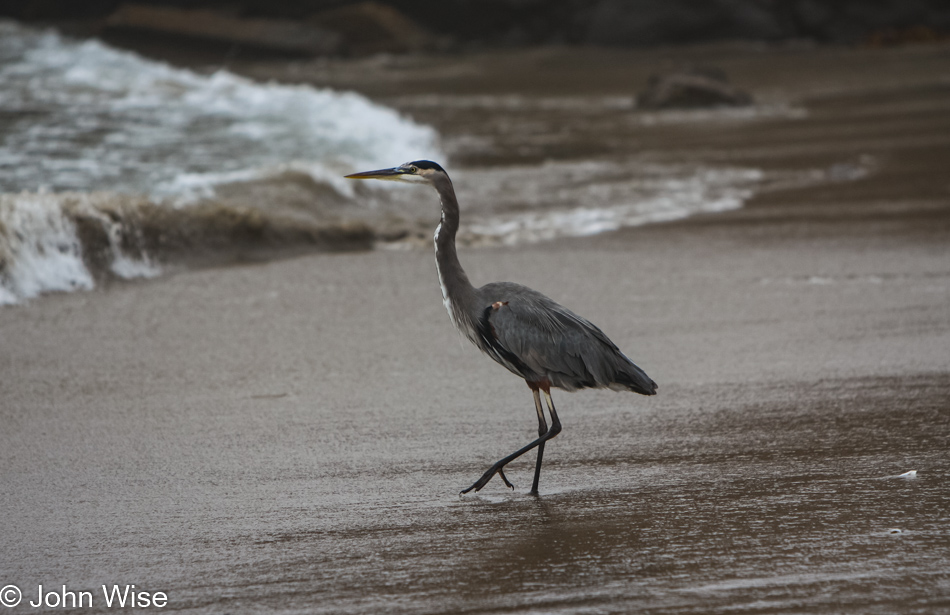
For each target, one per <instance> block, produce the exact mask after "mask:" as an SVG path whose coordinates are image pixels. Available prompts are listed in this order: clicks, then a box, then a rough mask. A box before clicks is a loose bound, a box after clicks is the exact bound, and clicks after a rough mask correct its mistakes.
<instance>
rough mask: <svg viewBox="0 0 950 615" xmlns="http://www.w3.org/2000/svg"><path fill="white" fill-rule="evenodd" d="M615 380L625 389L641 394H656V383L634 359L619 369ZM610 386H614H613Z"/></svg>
mask: <svg viewBox="0 0 950 615" xmlns="http://www.w3.org/2000/svg"><path fill="white" fill-rule="evenodd" d="M614 382H615V383H616V384H617V385H620V387H623V388H624V389H628V390H630V391H633V392H634V393H640V394H641V395H656V389H657V386H656V383H655V382H653V380H652V379H651V378H650V377H649V376H647V373H646V372H645V371H643V370H642V369H640V368H639V367H638V366H637V365H636V364H635V363H633V362H632V361H631V362H630V363H629V364H628V365H625V366H623V368H622V369H620V370H618V371H617V375H616V376H615V377H614ZM610 388H614V387H613V386H611V387H610Z"/></svg>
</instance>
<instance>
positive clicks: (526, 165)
mask: <svg viewBox="0 0 950 615" xmlns="http://www.w3.org/2000/svg"><path fill="white" fill-rule="evenodd" d="M0 35H2V36H0V81H2V82H3V83H4V88H3V90H2V92H0V192H2V196H0V305H2V304H11V303H18V302H22V301H23V300H27V299H30V298H32V297H35V296H38V295H40V294H42V293H47V292H56V291H69V290H87V289H89V288H92V287H93V286H95V285H96V284H97V283H98V282H100V281H102V280H105V279H109V278H115V277H118V278H125V279H128V278H134V277H141V276H142V275H149V276H154V275H158V274H160V273H161V272H162V271H163V266H162V265H163V264H172V265H173V266H181V265H186V266H187V265H191V264H194V263H196V262H199V263H205V262H207V261H208V260H211V261H212V262H227V261H229V260H230V261H233V260H239V259H241V258H255V259H257V260H263V259H266V258H271V257H273V256H279V255H287V254H296V253H300V252H303V251H308V250H326V249H339V248H340V247H346V246H349V247H350V248H351V249H352V248H355V249H365V248H366V247H367V245H368V244H369V243H370V242H371V241H372V239H374V238H375V239H377V240H379V241H381V242H384V243H389V244H392V245H396V246H399V247H406V246H409V245H419V244H426V245H427V244H428V243H429V241H430V237H431V227H432V221H433V220H434V219H437V215H438V209H437V208H438V205H437V201H436V200H435V199H434V198H433V196H432V195H431V194H430V193H423V192H422V191H420V190H419V189H418V188H416V189H414V190H413V189H405V188H406V187H404V186H393V185H392V184H390V183H388V182H364V183H362V184H361V185H357V184H356V183H355V182H352V181H350V180H345V179H343V175H344V174H346V173H350V172H353V171H357V170H369V169H374V168H380V167H389V166H395V165H397V164H401V163H402V162H405V161H407V160H411V159H419V158H430V159H436V160H438V161H440V162H442V163H443V164H444V165H445V166H446V167H448V169H449V170H450V174H451V175H452V177H453V179H454V181H455V183H456V187H457V191H458V192H459V194H460V198H461V201H462V207H463V213H464V223H463V228H462V231H461V233H460V241H461V242H463V243H466V244H469V245H496V246H497V245H515V244H522V243H531V242H537V241H548V240H552V239H558V238H562V237H575V236H583V235H591V234H596V233H601V232H605V231H612V230H617V229H619V228H624V227H629V226H638V225H642V224H649V223H656V222H664V221H669V220H675V219H679V218H684V217H687V216H691V215H695V214H699V213H710V212H721V211H726V210H731V209H736V208H740V207H742V205H743V203H745V202H746V201H747V200H748V199H749V198H751V197H752V196H753V195H755V194H757V193H760V192H762V191H765V190H771V189H774V188H775V187H776V186H778V185H782V186H784V187H786V188H787V187H788V186H789V185H809V184H814V183H821V182H823V181H827V179H828V178H827V177H826V176H825V174H824V172H823V171H822V169H811V170H809V171H807V172H801V171H794V172H792V171H788V170H769V171H767V172H766V171H763V170H762V169H760V168H758V167H757V166H756V165H750V164H741V165H737V164H731V163H710V162H709V161H700V160H683V159H679V160H658V159H654V158H655V157H656V153H657V152H656V151H649V150H648V151H641V150H639V149H638V148H637V147H636V146H635V143H636V139H637V132H638V131H639V130H640V129H642V128H643V127H645V126H656V125H666V124H671V125H674V126H683V125H685V126H697V127H702V126H708V125H723V124H726V125H729V124H732V123H737V124H739V125H743V124H748V123H750V122H752V123H755V122H759V121H763V120H768V119H772V120H777V121H787V122H795V121H796V120H798V119H801V118H802V117H805V116H806V115H807V114H806V113H805V111H804V110H803V109H801V108H795V107H792V106H790V105H788V104H774V103H769V104H764V103H763V104H761V105H757V106H755V107H750V108H747V109H720V110H710V111H688V112H680V111H672V112H665V113H655V112H640V111H638V110H637V109H636V104H635V98H633V97H631V96H617V95H613V96H586V97H585V96H577V95H572V96H564V95H561V96H549V95H539V94H538V93H525V94H510V93H495V94H484V95H477V96H464V95H462V96H460V95H449V94H426V95H407V96H395V97H389V98H384V99H383V100H381V101H379V102H371V101H370V100H369V99H367V98H366V97H364V96H362V95H360V94H356V93H353V92H349V91H345V90H334V89H332V88H329V87H324V86H322V85H319V84H314V83H297V84H279V83H276V82H274V81H273V80H272V76H268V75H264V76H260V75H258V76H259V77H261V79H260V81H253V80H251V79H248V78H246V77H242V76H239V75H237V74H235V73H234V72H230V71H228V70H223V69H220V67H198V68H197V69H195V70H192V69H186V68H177V67H172V66H169V65H167V64H165V63H162V62H157V61H155V60H151V59H146V58H143V57H141V56H138V55H136V54H134V53H132V52H128V51H121V50H118V49H114V48H111V47H109V46H107V45H105V44H103V43H101V42H98V41H79V40H73V39H70V38H68V37H63V36H60V35H58V34H56V33H54V32H53V31H44V30H37V29H32V28H27V27H24V26H21V25H18V24H15V23H13V22H8V21H3V22H0ZM273 70H274V74H279V67H278V68H273ZM354 70H356V72H358V69H354ZM366 80H367V82H371V81H372V77H371V76H367V77H366ZM364 85H365V84H364ZM387 105H390V106H387ZM393 107H395V108H397V109H398V110H399V111H398V112H397V111H395V110H394V108H393ZM410 116H412V117H415V118H417V119H416V121H413V120H412V119H410ZM432 123H435V124H437V125H438V126H439V128H440V130H441V131H442V133H443V134H442V135H441V137H440V135H439V133H437V132H436V130H435V129H433V127H432V126H430V124H432ZM605 148H606V149H605ZM852 166H853V167H854V172H855V173H856V174H858V176H860V174H862V173H864V172H865V171H866V169H865V166H866V165H863V164H860V163H858V164H856V165H852ZM401 188H402V189H401ZM77 204H78V205H77ZM196 204H198V205H204V209H203V210H201V211H199V212H198V213H197V214H196V213H195V212H193V211H188V208H189V207H193V206H194V205H196ZM27 210H29V211H32V212H41V215H40V214H36V215H32V216H27V215H25V214H24V213H23V212H25V211H27ZM235 220H239V222H238V223H235ZM90 229H91V230H90ZM87 231H89V232H87ZM162 238H170V239H167V240H166V239H162Z"/></svg>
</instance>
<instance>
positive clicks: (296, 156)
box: [0, 21, 440, 200]
mask: <svg viewBox="0 0 950 615" xmlns="http://www.w3.org/2000/svg"><path fill="white" fill-rule="evenodd" d="M0 82H2V83H3V84H4V87H3V88H2V89H0V111H2V118H0V128H2V132H3V134H4V138H3V140H2V142H0V191H3V192H20V191H22V190H29V191H36V190H40V189H46V190H49V191H55V192H60V191H67V190H70V191H82V192H91V191H95V190H108V191H111V192H125V193H130V194H146V195H149V196H151V197H152V198H176V199H185V200H194V199H198V198H208V197H210V196H213V194H214V190H215V187H216V186H217V185H219V184H221V183H223V182H230V181H234V180H235V178H260V177H265V176H267V175H268V174H269V173H272V172H280V168H281V167H283V166H286V165H293V166H294V168H295V169H297V170H300V171H303V172H306V173H308V174H311V175H312V176H313V177H314V179H315V180H316V181H321V182H326V183H328V184H330V185H331V186H333V187H334V188H335V189H336V190H339V191H341V192H342V193H344V194H351V193H350V190H351V187H350V185H349V184H348V183H347V182H346V181H344V180H343V179H342V175H344V174H345V173H346V172H351V171H353V170H356V169H360V168H369V167H378V166H383V165H391V164H393V162H392V161H393V160H397V161H404V160H412V159H417V158H427V157H438V156H439V155H440V149H439V145H438V134H437V133H436V132H435V130H433V129H432V128H430V127H428V126H422V125H419V124H416V123H415V122H412V121H411V120H409V119H407V118H405V117H403V116H401V115H399V114H398V113H397V112H396V111H394V110H393V109H390V108H388V107H384V106H381V105H377V104H375V103H373V102H371V101H370V100H368V99H367V98H365V97H364V96H362V95H359V94H356V93H352V92H337V91H333V90H329V89H320V88H314V87H311V86H307V85H284V84H277V83H257V82H254V81H251V80H250V79H246V78H244V77H240V76H237V75H235V74H233V73H230V72H228V71H225V70H219V71H217V72H214V73H212V74H210V75H205V74H200V73H197V72H194V71H191V70H186V69H181V68H174V67H171V66H168V65H166V64H163V63H160V62H155V61H152V60H148V59H145V58H142V57H140V56H138V55H136V54H134V53H130V52H126V51H120V50H117V49H114V48H111V47H109V46H107V45H104V44H103V43H101V42H99V41H95V40H87V41H76V40H72V39H69V38H66V37H63V36H60V35H59V34H57V33H55V32H53V31H40V30H35V29H32V28H27V27H24V26H21V25H19V24H16V23H14V22H9V21H0Z"/></svg>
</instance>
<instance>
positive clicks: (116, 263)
mask: <svg viewBox="0 0 950 615" xmlns="http://www.w3.org/2000/svg"><path fill="white" fill-rule="evenodd" d="M109 198H110V197H109V195H104V194H101V193H100V194H77V193H67V194H49V193H25V192H24V193H21V194H0V305H10V304H14V303H19V302H20V301H22V300H23V299H29V298H32V297H36V296H37V295H39V294H41V293H47V292H55V291H73V290H83V289H89V288H92V287H93V280H94V278H93V275H92V273H91V272H90V271H89V269H88V267H87V265H86V262H85V258H84V256H85V255H84V254H83V252H84V246H83V244H82V242H81V241H80V239H79V234H78V232H77V228H76V223H75V220H77V219H79V218H83V219H85V220H87V221H89V222H91V223H93V224H95V225H97V226H98V228H99V229H100V231H101V233H102V234H103V235H104V236H105V238H106V242H107V244H108V245H107V246H105V247H104V249H105V251H106V257H107V260H108V266H109V270H110V271H111V273H112V274H114V275H115V276H117V277H120V278H125V279H129V278H140V277H152V276H154V275H157V274H158V273H159V268H158V267H157V266H155V265H154V264H152V263H151V262H150V260H149V259H148V257H147V256H145V255H144V254H129V253H127V251H126V250H124V249H123V248H122V246H121V240H122V236H123V233H124V232H127V229H124V228H123V226H122V221H121V220H116V219H113V218H112V217H110V216H109V215H107V214H106V213H104V211H103V208H102V207H101V206H100V205H101V203H98V202H99V201H103V200H107V199H109Z"/></svg>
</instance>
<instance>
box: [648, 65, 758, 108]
mask: <svg viewBox="0 0 950 615" xmlns="http://www.w3.org/2000/svg"><path fill="white" fill-rule="evenodd" d="M751 104H752V96H750V95H749V94H748V93H747V92H743V91H742V90H739V89H738V88H736V87H734V86H732V85H731V84H730V83H729V81H728V80H727V79H726V75H725V73H723V72H722V71H721V70H719V69H718V68H692V69H686V70H681V71H677V72H673V73H667V74H664V75H653V76H651V77H650V80H649V81H648V82H647V88H646V89H645V90H644V91H642V92H640V94H639V95H638V96H637V106H639V107H640V108H642V109H697V108H704V107H740V106H745V105H751Z"/></svg>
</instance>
